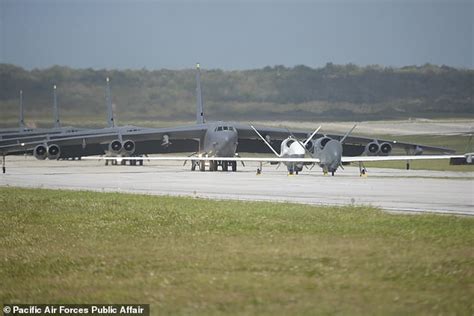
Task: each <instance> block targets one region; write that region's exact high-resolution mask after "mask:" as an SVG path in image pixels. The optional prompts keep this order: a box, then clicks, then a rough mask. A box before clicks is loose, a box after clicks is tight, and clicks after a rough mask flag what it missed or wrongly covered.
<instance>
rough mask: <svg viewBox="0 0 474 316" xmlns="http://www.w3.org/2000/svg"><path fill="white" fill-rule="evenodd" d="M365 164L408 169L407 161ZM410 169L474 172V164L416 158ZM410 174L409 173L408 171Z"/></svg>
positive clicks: (371, 166) (366, 164) (375, 166)
mask: <svg viewBox="0 0 474 316" xmlns="http://www.w3.org/2000/svg"><path fill="white" fill-rule="evenodd" d="M364 165H365V166H366V167H367V168H368V170H369V172H370V168H392V169H406V161H380V162H367V163H364ZM410 169H414V170H439V171H460V172H474V165H450V164H449V159H446V160H414V161H411V162H410ZM407 175H409V173H407Z"/></svg>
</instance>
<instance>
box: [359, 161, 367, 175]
mask: <svg viewBox="0 0 474 316" xmlns="http://www.w3.org/2000/svg"><path fill="white" fill-rule="evenodd" d="M359 174H360V176H361V177H367V169H366V168H365V167H364V164H363V163H362V162H359Z"/></svg>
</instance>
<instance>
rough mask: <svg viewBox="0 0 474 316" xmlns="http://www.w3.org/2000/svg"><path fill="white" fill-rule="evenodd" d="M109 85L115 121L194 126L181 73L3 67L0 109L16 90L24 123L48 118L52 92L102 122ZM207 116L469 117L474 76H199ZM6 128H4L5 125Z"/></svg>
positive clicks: (8, 107) (378, 72)
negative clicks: (108, 83)
mask: <svg viewBox="0 0 474 316" xmlns="http://www.w3.org/2000/svg"><path fill="white" fill-rule="evenodd" d="M107 76H109V77H110V78H111V82H112V95H113V101H114V103H115V104H116V108H117V114H118V118H119V119H121V120H122V121H125V120H140V119H155V120H169V119H171V120H192V119H193V118H194V109H195V107H194V104H195V97H194V95H195V73H194V70H193V69H185V70H165V69H163V70H154V71H149V70H146V69H141V70H105V69H104V70H93V69H71V68H68V67H60V66H55V67H51V68H48V69H34V70H31V71H27V70H24V69H22V68H20V67H16V66H13V65H8V64H0V87H1V89H0V107H1V110H2V114H3V115H2V119H3V121H4V122H2V123H5V122H7V121H8V123H10V120H11V122H13V123H14V122H15V120H16V116H17V112H18V109H17V104H18V91H19V90H20V89H23V91H24V104H25V108H26V113H27V118H28V117H30V118H31V117H35V118H39V117H50V116H51V114H50V113H51V104H52V85H53V84H57V85H58V87H59V90H58V92H59V98H60V104H61V109H62V113H63V114H64V115H63V117H64V116H67V115H78V116H82V117H94V116H98V115H99V116H103V115H105V114H104V113H105V109H104V107H105V105H104V103H105V102H104V94H105V92H104V86H105V78H106V77H107ZM202 81H203V90H204V99H205V104H206V112H207V114H208V116H209V117H210V118H211V119H230V118H232V119H240V120H245V119H249V118H253V119H262V118H264V119H276V118H286V119H294V120H313V119H315V118H319V119H321V118H332V119H336V118H337V119H351V120H353V119H354V118H356V119H365V120H367V119H385V118H408V117H410V116H417V115H422V116H426V117H439V116H444V117H473V116H474V101H473V93H474V92H473V90H474V70H470V69H456V68H451V67H447V66H441V67H439V66H435V65H431V64H426V65H424V66H420V67H417V66H408V67H403V68H391V67H386V68H384V67H380V66H367V67H359V66H356V65H353V64H348V65H334V64H331V63H328V64H327V65H326V66H325V67H322V68H317V69H313V68H309V67H306V66H302V65H301V66H296V67H292V68H288V67H284V66H274V67H265V68H263V69H255V70H244V71H222V70H203V75H202ZM2 125H5V124H2Z"/></svg>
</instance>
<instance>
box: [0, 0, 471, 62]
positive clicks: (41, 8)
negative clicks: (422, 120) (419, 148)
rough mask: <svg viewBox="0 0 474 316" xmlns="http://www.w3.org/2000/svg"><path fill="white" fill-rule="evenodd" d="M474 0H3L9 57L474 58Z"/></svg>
mask: <svg viewBox="0 0 474 316" xmlns="http://www.w3.org/2000/svg"><path fill="white" fill-rule="evenodd" d="M473 21H474V0H470V1H461V0H451V1H450V0H446V1H442V0H431V1H429V0H411V1H410V0H391V1H390V0H381V1H376V0H371V1H369V0H365V1H362V0H345V1H344V0H335V1H329V0H328V1H321V0H320V1H316V0H315V1H290V0H288V1H283V0H277V1H269V0H267V1H263V0H260V1H248V0H247V1H237V0H221V1H217V0H212V1H211V0H207V1H203V0H195V1H191V0H187V1H184V0H177V1H145V0H138V1H132V0H129V1H126V0H117V1H113V0H95V1H92V0H80V1H79V0H0V63H10V64H15V65H18V66H21V67H24V68H26V69H33V68H47V67H50V66H53V65H61V66H69V67H73V68H94V69H102V68H107V69H113V68H115V69H140V68H146V69H150V70H151V69H162V68H166V69H183V68H192V67H193V66H194V64H195V63H196V62H200V63H201V64H202V67H205V68H220V69H225V70H232V69H236V70H240V69H253V68H262V67H265V66H274V65H284V66H288V67H292V66H295V65H306V66H310V67H322V66H324V65H325V64H326V63H328V62H332V63H334V64H347V63H354V64H357V65H361V66H364V65H372V64H379V65H383V66H393V67H402V66H407V65H423V64H425V63H432V64H437V65H448V66H452V67H460V68H470V69H472V68H473V58H474V57H473V50H474V39H473V25H474V24H473V23H474V22H473Z"/></svg>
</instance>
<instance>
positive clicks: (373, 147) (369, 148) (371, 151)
mask: <svg viewBox="0 0 474 316" xmlns="http://www.w3.org/2000/svg"><path fill="white" fill-rule="evenodd" d="M379 151H380V145H379V143H378V142H376V141H373V142H370V143H368V144H367V145H366V146H365V153H366V154H367V155H368V156H375V155H377V154H378V153H379Z"/></svg>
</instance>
